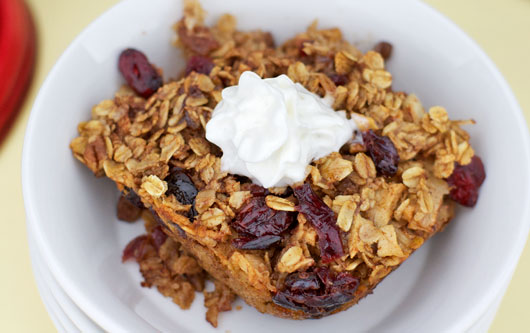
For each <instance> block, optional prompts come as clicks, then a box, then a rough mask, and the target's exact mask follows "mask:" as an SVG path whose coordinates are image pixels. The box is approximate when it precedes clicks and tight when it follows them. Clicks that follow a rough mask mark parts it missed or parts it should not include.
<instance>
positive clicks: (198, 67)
mask: <svg viewBox="0 0 530 333" xmlns="http://www.w3.org/2000/svg"><path fill="white" fill-rule="evenodd" d="M213 67H214V64H213V62H212V59H210V58H208V57H205V56H201V55H194V56H191V57H190V58H189V59H188V63H187V64H186V75H188V74H190V73H191V72H197V73H201V74H206V75H208V74H210V72H211V71H212V68H213Z"/></svg>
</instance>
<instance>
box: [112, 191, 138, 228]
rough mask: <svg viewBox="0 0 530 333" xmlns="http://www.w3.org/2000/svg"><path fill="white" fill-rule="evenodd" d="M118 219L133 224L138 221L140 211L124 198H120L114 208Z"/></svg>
mask: <svg viewBox="0 0 530 333" xmlns="http://www.w3.org/2000/svg"><path fill="white" fill-rule="evenodd" d="M116 210H117V216H118V219H120V220H121V221H126V222H134V221H136V220H138V218H139V217H140V215H141V214H142V210H141V209H140V208H138V207H136V206H135V205H133V204H132V203H131V202H130V201H129V200H127V199H126V198H125V197H124V196H121V197H120V199H119V200H118V205H117V207H116Z"/></svg>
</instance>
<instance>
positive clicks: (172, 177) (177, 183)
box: [165, 170, 198, 218]
mask: <svg viewBox="0 0 530 333" xmlns="http://www.w3.org/2000/svg"><path fill="white" fill-rule="evenodd" d="M165 180H166V182H167V193H169V194H173V195H174V196H175V197H176V198H177V200H178V201H179V202H180V203H181V204H183V205H192V207H191V208H190V210H189V212H188V217H190V218H192V217H195V216H196V215H197V211H196V210H195V197H196V196H197V192H198V191H197V188H196V187H195V185H194V184H193V181H192V180H191V179H190V177H188V175H186V174H185V173H184V172H182V171H179V170H173V171H172V172H171V173H170V174H169V176H167V177H166V179H165Z"/></svg>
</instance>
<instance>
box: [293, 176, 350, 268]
mask: <svg viewBox="0 0 530 333" xmlns="http://www.w3.org/2000/svg"><path fill="white" fill-rule="evenodd" d="M293 190H294V195H295V196H296V198H297V199H298V207H297V209H298V211H299V212H300V213H301V214H304V216H305V218H306V219H307V221H309V223H311V225H312V226H313V227H314V228H315V230H316V232H317V235H318V247H319V249H320V257H321V258H322V262H324V263H328V262H331V261H333V260H335V259H337V258H339V257H341V256H343V255H344V250H343V248H342V240H341V238H340V233H339V229H338V228H337V224H336V218H335V213H333V211H332V210H331V208H329V207H328V206H327V205H326V204H325V203H324V201H322V199H320V198H319V197H318V195H316V193H315V192H314V191H313V189H312V188H311V185H309V184H308V183H305V184H304V185H301V186H298V187H295V188H294V189H293Z"/></svg>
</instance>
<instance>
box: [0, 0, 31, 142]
mask: <svg viewBox="0 0 530 333" xmlns="http://www.w3.org/2000/svg"><path fill="white" fill-rule="evenodd" d="M35 49H36V34H35V26H34V23H33V19H32V17H31V15H30V13H29V10H28V7H27V6H26V4H25V3H24V2H23V1H22V0H0V78H2V79H1V80H0V141H1V140H2V139H3V138H4V137H5V135H6V134H7V131H8V129H9V125H10V124H11V123H12V121H13V120H14V118H15V115H16V114H17V111H18V110H19V108H20V106H21V104H22V101H23V99H24V96H25V94H26V91H27V88H28V86H29V84H30V82H31V77H32V74H33V68H34V64H35Z"/></svg>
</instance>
